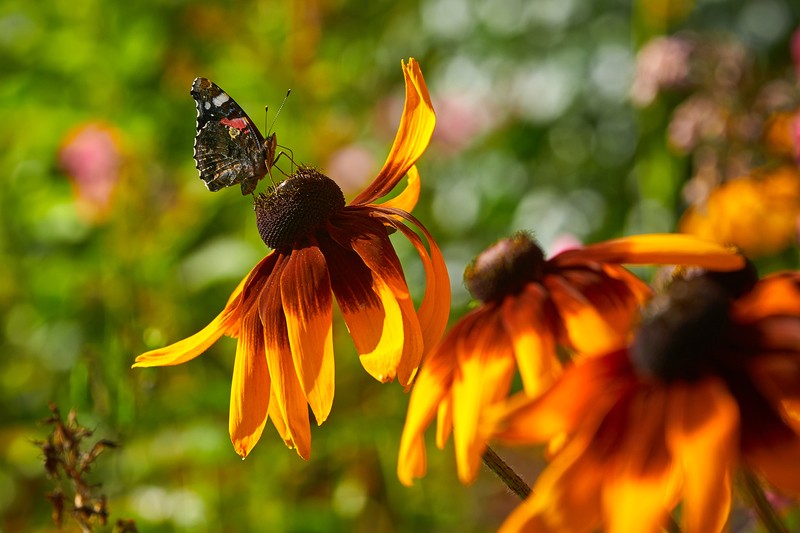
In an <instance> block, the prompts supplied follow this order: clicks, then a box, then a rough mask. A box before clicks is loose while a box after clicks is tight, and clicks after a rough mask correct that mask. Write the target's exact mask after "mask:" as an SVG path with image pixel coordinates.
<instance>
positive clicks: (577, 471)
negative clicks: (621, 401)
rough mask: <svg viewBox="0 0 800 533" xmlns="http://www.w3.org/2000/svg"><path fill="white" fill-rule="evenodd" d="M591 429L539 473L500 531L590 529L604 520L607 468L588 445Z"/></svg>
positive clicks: (557, 532)
mask: <svg viewBox="0 0 800 533" xmlns="http://www.w3.org/2000/svg"><path fill="white" fill-rule="evenodd" d="M592 434H593V433H592V432H582V433H581V434H579V435H578V436H576V437H575V438H573V439H572V440H570V442H569V444H568V445H567V447H566V448H565V449H564V450H562V451H561V452H560V453H559V454H558V456H556V458H555V459H554V460H553V462H552V463H550V465H548V466H547V468H545V470H544V471H543V472H542V473H541V474H540V475H539V478H538V479H537V480H536V484H535V485H534V486H533V492H532V494H531V496H530V497H528V499H527V500H525V501H524V502H523V503H522V505H520V506H519V507H517V508H516V509H515V510H514V512H513V513H511V515H510V516H509V517H508V518H507V519H506V521H505V522H504V523H503V525H502V526H501V527H500V531H499V533H518V532H536V533H562V532H566V531H569V532H587V533H588V532H589V531H592V530H594V529H597V528H598V527H599V526H600V524H601V518H602V515H601V505H600V502H601V499H600V496H601V494H602V491H601V488H602V485H603V481H604V478H605V473H606V472H605V468H603V466H602V464H599V463H598V462H597V460H596V458H595V457H593V456H592V454H591V453H587V447H588V446H589V443H590V442H591V436H592Z"/></svg>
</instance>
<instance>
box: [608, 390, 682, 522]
mask: <svg viewBox="0 0 800 533" xmlns="http://www.w3.org/2000/svg"><path fill="white" fill-rule="evenodd" d="M666 406H667V396H666V391H665V389H663V388H660V387H653V388H652V389H649V390H646V391H642V392H640V393H639V394H636V395H634V396H633V397H632V398H631V400H630V401H629V402H628V403H627V408H628V412H627V417H628V419H627V423H626V424H625V426H624V430H623V434H622V435H621V441H620V442H619V443H618V446H616V447H615V449H614V451H613V455H611V457H610V458H609V462H610V464H609V466H608V471H607V472H608V474H607V477H606V480H605V483H604V487H603V507H604V512H603V515H604V516H605V517H606V519H605V529H606V530H607V531H610V532H619V533H624V532H627V531H642V532H646V531H653V532H658V531H661V530H662V524H663V522H664V520H665V518H666V517H667V515H668V514H669V511H670V510H671V508H672V507H673V506H674V505H675V504H676V503H677V500H678V495H679V494H678V489H679V487H680V483H679V480H680V478H679V477H678V476H677V475H676V469H674V468H672V461H671V460H670V457H669V454H668V453H667V449H666V444H665V442H664V431H665V421H666ZM600 438H602V437H600ZM596 439H597V437H596Z"/></svg>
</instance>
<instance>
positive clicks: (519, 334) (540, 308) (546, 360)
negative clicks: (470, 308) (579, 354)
mask: <svg viewBox="0 0 800 533" xmlns="http://www.w3.org/2000/svg"><path fill="white" fill-rule="evenodd" d="M547 305H548V302H547V294H545V291H544V290H543V289H542V287H541V286H539V285H536V284H531V285H529V286H528V287H527V288H526V290H524V291H522V292H521V293H519V294H517V295H513V296H508V297H506V299H505V300H504V301H503V304H502V309H501V313H502V317H503V325H504V326H505V328H506V331H508V336H509V337H510V338H511V342H512V343H513V345H514V356H515V357H516V360H517V368H519V373H520V375H521V376H522V385H523V387H524V388H525V393H526V394H528V395H529V396H535V395H537V394H539V393H540V392H542V391H543V390H545V389H546V388H547V387H549V386H550V385H551V384H552V383H553V381H555V379H556V377H558V375H559V374H560V373H561V363H560V362H559V361H558V358H557V356H556V347H555V339H554V338H553V330H554V328H555V326H556V325H555V324H552V323H551V322H552V321H551V320H550V319H549V318H548V313H547V311H546V306H547Z"/></svg>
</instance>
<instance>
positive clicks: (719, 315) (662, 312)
mask: <svg viewBox="0 0 800 533" xmlns="http://www.w3.org/2000/svg"><path fill="white" fill-rule="evenodd" d="M756 280H757V274H756V272H755V269H754V267H753V265H752V263H750V264H748V265H747V266H746V267H745V268H744V269H742V270H738V271H735V272H704V273H702V274H699V275H696V276H695V277H691V278H683V279H678V280H675V281H674V282H672V284H671V285H670V286H669V287H668V288H667V290H666V292H665V293H663V294H659V295H658V296H656V297H654V298H653V299H652V300H651V301H650V303H648V304H647V307H646V308H645V310H644V317H643V319H642V323H641V326H640V328H639V331H638V332H637V333H636V337H635V338H634V340H633V345H632V346H631V350H630V358H631V362H632V363H633V366H634V368H635V369H636V371H637V373H638V374H639V375H641V376H643V377H645V376H647V377H657V378H660V379H662V380H664V381H667V382H670V381H675V380H686V381H695V380H697V379H700V378H702V377H703V376H705V375H707V374H708V373H709V372H712V371H714V370H715V365H716V363H717V361H716V353H717V351H718V350H717V347H719V346H721V345H722V344H723V343H724V342H725V336H726V335H727V334H728V333H729V330H730V328H731V326H732V322H731V319H730V315H729V309H730V304H731V301H732V300H733V299H734V298H736V297H738V296H741V295H742V294H744V293H746V292H747V291H749V290H750V289H751V288H752V287H753V285H754V283H755V281H756Z"/></svg>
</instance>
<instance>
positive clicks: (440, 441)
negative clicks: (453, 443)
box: [436, 394, 453, 450]
mask: <svg viewBox="0 0 800 533" xmlns="http://www.w3.org/2000/svg"><path fill="white" fill-rule="evenodd" d="M452 432H453V396H452V395H450V394H447V395H445V397H444V398H442V401H441V402H439V409H437V410H436V447H437V448H439V449H440V450H444V445H445V444H447V439H449V438H450V434H451V433H452Z"/></svg>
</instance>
